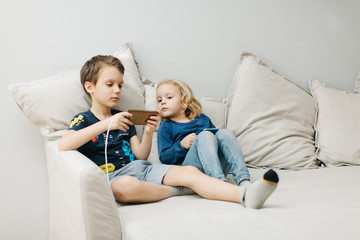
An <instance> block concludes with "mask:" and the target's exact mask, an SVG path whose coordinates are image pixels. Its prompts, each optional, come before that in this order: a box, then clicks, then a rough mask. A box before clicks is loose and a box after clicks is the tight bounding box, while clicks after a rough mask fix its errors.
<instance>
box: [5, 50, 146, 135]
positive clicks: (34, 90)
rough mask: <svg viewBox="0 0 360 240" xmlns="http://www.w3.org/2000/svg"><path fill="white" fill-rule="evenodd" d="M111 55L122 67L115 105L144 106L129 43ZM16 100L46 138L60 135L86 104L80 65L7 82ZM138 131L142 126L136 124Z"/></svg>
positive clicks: (88, 100)
mask: <svg viewBox="0 0 360 240" xmlns="http://www.w3.org/2000/svg"><path fill="white" fill-rule="evenodd" d="M114 56H115V57H117V58H119V59H120V61H121V62H122V63H123V65H124V67H125V74H124V86H123V93H122V97H121V100H120V102H119V104H118V106H117V108H118V109H121V110H127V109H130V108H132V109H144V108H145V100H144V87H143V85H142V83H141V79H140V74H139V71H138V66H137V63H136V61H135V59H134V49H133V46H132V44H131V43H126V44H124V45H123V46H122V47H120V48H119V49H118V50H117V51H116V52H115V53H114ZM9 90H10V92H11V93H12V95H13V97H14V99H15V101H16V103H17V104H18V106H19V107H20V108H21V110H22V111H23V112H24V114H25V115H26V116H27V117H28V118H29V119H30V120H31V121H32V122H33V123H34V124H35V125H36V126H37V127H38V129H39V130H40V132H41V134H42V135H43V136H44V137H46V138H48V139H56V138H59V137H61V136H62V135H63V134H64V132H65V131H66V129H67V128H68V126H69V123H70V121H71V119H72V118H73V117H74V116H75V115H76V114H77V113H79V112H82V111H86V110H88V109H89V108H90V104H91V103H90V98H89V97H88V96H87V94H86V93H85V92H84V90H83V88H82V86H81V83H80V69H78V70H75V71H70V72H65V73H60V74H58V75H56V76H52V77H49V78H45V79H41V80H36V81H32V82H22V83H16V84H13V85H11V86H9ZM137 131H138V133H139V135H140V136H141V135H142V131H143V128H142V127H137Z"/></svg>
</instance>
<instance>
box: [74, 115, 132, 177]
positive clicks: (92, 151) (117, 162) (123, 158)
mask: <svg viewBox="0 0 360 240" xmlns="http://www.w3.org/2000/svg"><path fill="white" fill-rule="evenodd" d="M118 112H120V111H118V110H114V109H112V110H111V113H112V114H113V115H114V114H116V113H118ZM99 121H100V120H99V119H98V118H97V117H95V115H94V114H93V113H92V112H91V111H90V110H88V111H86V112H82V113H79V114H77V115H76V116H75V117H74V118H73V120H72V121H71V123H70V126H69V130H75V131H77V130H80V129H83V128H86V127H88V126H90V125H92V124H94V123H97V122H99ZM129 127H130V128H129V130H127V131H125V132H124V131H121V130H111V131H110V132H109V141H108V145H107V161H108V171H109V172H112V171H115V170H117V169H119V168H122V167H124V166H125V165H126V164H128V163H130V162H131V161H133V160H135V157H134V153H133V152H132V150H131V148H130V138H131V137H133V136H134V135H136V129H135V127H134V125H129ZM105 139H106V131H105V132H103V133H101V134H100V135H98V136H96V137H94V138H93V139H92V140H90V141H89V142H87V143H85V144H84V145H82V146H81V147H79V148H78V151H79V152H81V153H82V154H84V155H85V156H87V157H88V158H90V159H91V160H92V161H93V162H94V163H95V164H96V165H98V166H99V167H100V168H101V169H103V170H104V171H105V169H106V166H105Z"/></svg>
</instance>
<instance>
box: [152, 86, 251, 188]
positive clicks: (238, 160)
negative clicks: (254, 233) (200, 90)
mask: <svg viewBox="0 0 360 240" xmlns="http://www.w3.org/2000/svg"><path fill="white" fill-rule="evenodd" d="M156 95H157V101H158V109H159V110H160V111H161V119H162V120H163V121H162V122H161V123H160V125H159V130H158V150H159V156H160V161H161V162H162V163H165V164H175V165H182V166H187V165H192V166H195V167H196V168H198V169H199V170H200V171H202V172H204V173H205V174H207V175H209V176H211V177H214V178H218V179H220V180H223V181H226V178H225V176H226V175H227V174H228V172H229V170H231V172H232V175H233V179H234V181H235V183H236V184H238V185H240V186H246V185H249V184H250V175H249V171H248V169H247V167H246V164H245V161H244V157H243V155H242V153H241V150H240V146H239V144H238V142H237V141H236V138H235V136H234V135H233V134H232V133H231V132H230V131H228V130H226V129H219V130H218V129H216V128H215V126H214V124H213V123H212V122H211V120H210V118H209V117H207V116H206V115H205V114H203V113H202V107H201V104H200V102H199V101H198V100H197V99H196V98H195V97H194V94H193V92H192V90H191V89H190V87H189V86H188V85H187V84H186V83H184V82H182V81H178V80H166V81H163V82H161V83H160V84H159V85H158V87H157V91H156Z"/></svg>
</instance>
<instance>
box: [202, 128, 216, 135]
mask: <svg viewBox="0 0 360 240" xmlns="http://www.w3.org/2000/svg"><path fill="white" fill-rule="evenodd" d="M218 130H219V129H218V128H204V129H203V131H209V132H212V133H213V134H215V133H216V132H217V131H218Z"/></svg>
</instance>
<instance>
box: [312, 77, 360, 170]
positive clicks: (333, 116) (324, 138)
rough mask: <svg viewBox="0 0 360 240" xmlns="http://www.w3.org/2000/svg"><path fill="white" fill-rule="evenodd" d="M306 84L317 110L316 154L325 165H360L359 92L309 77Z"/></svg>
mask: <svg viewBox="0 0 360 240" xmlns="http://www.w3.org/2000/svg"><path fill="white" fill-rule="evenodd" d="M309 86H310V90H311V93H312V95H313V97H314V100H315V103H316V111H317V118H316V121H315V131H316V137H315V139H316V142H315V143H316V156H317V157H318V158H319V160H321V161H323V162H324V163H325V164H326V165H327V166H333V165H344V164H356V165H360V94H358V93H354V92H347V91H339V90H337V89H335V88H332V87H330V86H328V85H326V84H325V83H323V82H320V81H317V80H311V79H310V80H309ZM357 86H360V79H358V80H357ZM359 90H360V89H359Z"/></svg>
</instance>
